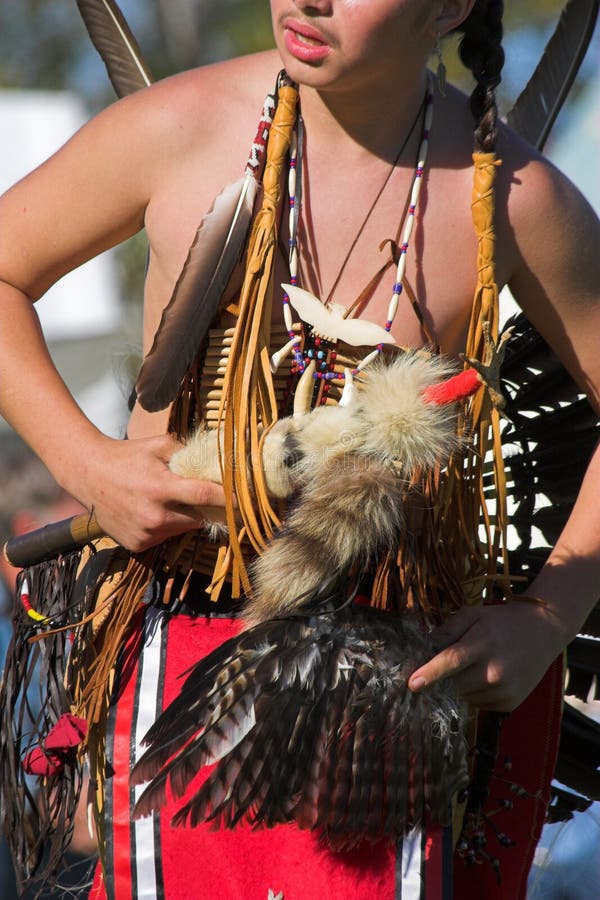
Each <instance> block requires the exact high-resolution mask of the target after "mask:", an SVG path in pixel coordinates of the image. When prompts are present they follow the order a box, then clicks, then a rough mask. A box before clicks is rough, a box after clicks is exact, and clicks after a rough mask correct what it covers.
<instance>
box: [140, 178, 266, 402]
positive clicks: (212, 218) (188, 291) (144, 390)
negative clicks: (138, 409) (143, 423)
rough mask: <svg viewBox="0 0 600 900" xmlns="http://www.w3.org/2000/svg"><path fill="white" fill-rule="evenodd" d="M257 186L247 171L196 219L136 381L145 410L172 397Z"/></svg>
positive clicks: (231, 261)
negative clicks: (192, 235)
mask: <svg viewBox="0 0 600 900" xmlns="http://www.w3.org/2000/svg"><path fill="white" fill-rule="evenodd" d="M257 189H258V185H257V182H256V179H255V178H254V176H253V175H252V174H251V173H249V172H248V173H247V174H246V176H245V177H244V178H242V179H240V180H239V181H236V182H234V183H233V184H230V185H228V186H227V187H226V188H225V189H224V190H223V191H222V192H221V193H220V194H219V196H218V197H217V198H216V200H215V202H214V204H213V206H212V209H211V210H210V212H209V213H208V214H207V215H206V216H205V217H204V219H203V220H202V222H201V223H200V227H199V228H198V231H197V232H196V236H195V238H194V241H193V243H192V245H191V247H190V249H189V252H188V257H187V259H186V261H185V263H184V266H183V269H182V271H181V274H180V276H179V278H178V280H177V283H176V285H175V289H174V291H173V294H172V296H171V299H170V301H169V303H168V304H167V306H166V307H165V309H164V311H163V315H162V319H161V322H160V325H159V327H158V330H157V332H156V335H155V338H154V343H153V344H152V347H151V349H150V351H149V353H148V354H147V356H146V358H145V360H144V363H143V365H142V368H141V371H140V374H139V378H138V381H137V384H136V391H137V396H138V400H139V402H140V403H141V405H142V406H143V407H144V409H146V410H148V411H149V412H156V411H157V410H159V409H164V408H165V407H166V406H168V405H169V403H170V402H171V401H172V400H173V399H174V398H175V396H176V394H177V391H178V389H179V385H180V383H181V380H182V379H183V377H184V376H185V373H186V372H187V370H188V369H189V367H190V366H191V364H192V362H193V361H194V358H195V356H196V354H197V353H198V350H199V348H200V347H201V346H202V343H203V341H204V338H205V337H206V334H207V332H208V329H209V328H210V326H211V324H212V322H213V319H214V317H215V315H216V313H217V309H218V305H219V300H220V299H221V295H222V293H223V291H224V290H225V288H226V286H227V283H228V281H229V279H230V277H231V273H232V272H233V269H234V267H235V265H236V264H237V262H238V261H239V259H240V256H241V254H242V251H243V248H244V244H245V241H246V235H247V232H248V228H249V225H250V219H251V217H252V209H253V206H254V200H255V197H256V192H257Z"/></svg>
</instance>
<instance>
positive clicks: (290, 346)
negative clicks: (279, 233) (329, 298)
mask: <svg viewBox="0 0 600 900" xmlns="http://www.w3.org/2000/svg"><path fill="white" fill-rule="evenodd" d="M432 121H433V90H432V86H431V79H430V78H429V77H428V82H427V92H426V96H425V113H424V119H423V131H422V134H421V143H420V146H419V153H418V157H417V166H416V168H415V173H414V176H413V182H412V188H411V195H410V202H409V206H408V210H407V213H406V221H405V224H404V230H403V234H402V244H401V246H400V257H399V260H398V266H397V268H396V275H395V280H394V285H393V288H392V297H391V300H390V303H389V306H388V313H387V320H386V323H385V326H384V327H385V330H386V331H387V332H390V331H391V329H392V326H393V324H394V319H395V317H396V314H397V312H398V307H399V301H400V295H401V294H402V291H403V284H402V281H403V279H404V275H405V272H406V256H407V252H408V248H409V245H410V240H411V237H412V232H413V228H414V224H415V219H416V211H417V207H418V203H419V197H420V194H421V188H422V185H423V175H424V172H425V163H426V161H427V154H428V150H429V139H430V133H431V124H432ZM301 158H302V157H301V140H299V138H298V135H297V134H296V133H295V135H294V140H293V143H292V147H291V150H290V169H289V176H288V196H289V205H290V219H289V232H290V238H289V270H290V284H293V285H297V284H298V245H297V228H298V218H299V213H300V202H301V199H300V193H301V192H300V191H299V189H298V188H299V183H300V179H299V173H300V170H301ZM282 303H283V317H284V322H285V327H286V330H287V333H288V337H289V339H290V340H289V342H288V343H287V344H286V345H285V347H282V349H281V350H280V351H279V353H277V354H276V355H274V357H273V362H272V367H273V369H275V368H276V366H277V365H278V364H279V362H280V361H281V359H283V358H284V357H285V356H287V355H288V354H289V353H290V352H293V362H292V373H296V372H297V373H300V374H302V373H303V372H304V371H305V369H306V367H307V366H308V365H309V364H310V363H311V362H312V360H313V359H315V361H316V362H317V363H318V364H319V367H320V369H321V370H320V371H319V370H317V371H315V372H314V374H313V378H315V379H316V380H324V381H333V380H338V381H344V380H345V379H346V374H345V373H344V372H334V371H331V370H329V371H324V370H323V369H324V368H327V366H326V364H325V363H324V360H325V358H326V356H327V351H325V350H321V349H319V348H320V345H321V339H320V338H319V337H316V338H315V339H314V344H315V348H314V349H313V348H311V350H309V351H308V352H307V353H306V354H303V352H302V351H301V350H300V347H299V345H300V343H301V338H300V337H299V335H298V334H297V333H296V332H295V331H294V329H293V316H292V311H291V308H290V298H289V297H288V295H287V294H286V293H284V295H283V301H282ZM384 346H385V344H383V343H381V344H377V346H376V347H375V349H374V350H373V351H372V352H371V353H369V354H368V355H367V356H365V357H364V359H362V360H361V361H360V362H359V363H358V364H357V366H356V367H355V368H354V369H353V370H352V372H351V375H357V374H358V373H359V372H361V371H362V370H363V369H364V368H365V367H366V366H368V365H369V364H370V363H371V362H373V361H374V360H375V359H376V358H377V357H378V356H379V355H380V353H381V352H382V350H383V348H384ZM311 351H312V352H311ZM329 355H330V362H333V361H334V360H335V358H336V351H335V349H334V350H331V351H330V354H329Z"/></svg>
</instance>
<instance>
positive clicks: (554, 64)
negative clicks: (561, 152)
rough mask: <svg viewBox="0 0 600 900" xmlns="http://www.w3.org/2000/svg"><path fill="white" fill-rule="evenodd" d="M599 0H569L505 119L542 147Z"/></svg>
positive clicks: (579, 59)
mask: <svg viewBox="0 0 600 900" xmlns="http://www.w3.org/2000/svg"><path fill="white" fill-rule="evenodd" d="M599 6H600V0H569V2H568V3H567V5H566V6H565V8H564V10H563V12H562V15H561V17H560V19H559V21H558V25H557V26H556V29H555V31H554V34H553V35H552V37H551V38H550V40H549V41H548V44H547V46H546V49H545V50H544V53H543V55H542V58H541V59H540V61H539V63H538V65H537V67H536V69H535V71H534V73H533V75H532V76H531V78H530V79H529V82H528V83H527V85H526V86H525V88H524V90H523V91H522V93H521V94H520V95H519V97H518V98H517V100H516V102H515V105H514V106H513V108H512V109H511V110H510V112H509V113H508V115H507V117H506V120H507V122H508V124H509V125H510V127H511V128H512V129H514V131H516V132H518V134H520V135H521V136H522V137H524V138H525V140H526V141H529V143H530V144H532V145H533V146H534V147H537V149H538V150H542V149H543V147H544V144H545V143H546V139H547V137H548V135H549V133H550V130H551V128H552V126H553V125H554V122H555V120H556V117H557V115H558V113H559V112H560V109H561V107H562V105H563V103H564V101H565V98H566V96H567V94H568V93H569V91H570V89H571V86H572V84H573V81H574V80H575V76H576V75H577V72H578V71H579V67H580V65H581V63H582V61H583V58H584V56H585V54H586V51H587V48H588V45H589V42H590V38H591V36H592V33H593V31H594V25H595V24H596V19H597V18H598V8H599Z"/></svg>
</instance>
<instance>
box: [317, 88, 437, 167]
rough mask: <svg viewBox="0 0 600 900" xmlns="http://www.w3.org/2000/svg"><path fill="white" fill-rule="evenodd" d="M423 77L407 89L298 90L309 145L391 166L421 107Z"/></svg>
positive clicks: (423, 89) (423, 94)
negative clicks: (367, 157) (339, 91)
mask: <svg viewBox="0 0 600 900" xmlns="http://www.w3.org/2000/svg"><path fill="white" fill-rule="evenodd" d="M426 83H427V75H426V72H425V71H424V72H423V73H422V77H421V78H419V79H418V80H416V81H413V83H412V84H411V86H410V89H408V88H403V87H402V86H398V85H397V84H394V85H391V86H390V85H386V88H385V90H381V91H380V92H379V91H378V92H373V91H364V92H363V93H361V94H357V93H356V92H353V93H352V94H351V95H345V94H342V93H338V92H329V93H328V92H325V91H321V92H319V91H317V90H315V89H313V88H309V87H305V86H302V87H301V88H300V102H301V109H302V116H303V119H304V123H305V125H306V130H307V135H308V137H309V140H310V143H311V146H312V147H313V148H314V147H315V145H318V146H319V147H321V146H323V147H328V148H329V152H330V153H331V150H332V148H335V152H336V154H337V153H341V154H342V155H343V156H345V157H348V158H352V157H355V158H356V159H357V160H358V159H360V158H361V157H364V156H365V155H368V156H376V157H378V158H380V159H385V160H387V161H389V162H391V161H392V160H393V159H394V158H395V157H396V154H397V152H398V147H399V146H400V145H401V144H402V141H403V139H404V138H405V137H406V135H408V133H409V132H410V130H411V128H412V126H413V124H414V121H415V117H416V116H417V114H418V111H419V109H420V108H421V106H422V104H423V99H424V96H425V89H426Z"/></svg>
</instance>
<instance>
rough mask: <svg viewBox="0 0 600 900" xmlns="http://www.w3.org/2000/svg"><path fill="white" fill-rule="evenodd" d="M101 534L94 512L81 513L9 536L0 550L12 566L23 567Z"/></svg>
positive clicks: (80, 544)
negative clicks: (25, 532) (34, 529)
mask: <svg viewBox="0 0 600 900" xmlns="http://www.w3.org/2000/svg"><path fill="white" fill-rule="evenodd" d="M103 534H104V532H103V531H102V529H101V528H100V526H99V525H98V522H97V521H96V519H95V518H94V516H93V514H92V515H90V514H89V513H87V512H86V513H80V514H79V515H77V516H71V518H70V519H63V520H62V521H61V522H53V523H52V524H51V525H45V526H44V527H43V528H38V529H37V530H36V531H30V532H28V533H27V534H20V535H18V536H16V537H12V538H10V539H9V540H8V541H7V542H6V543H5V545H4V547H3V553H4V557H5V559H6V561H7V562H8V563H9V564H10V565H11V566H15V567H16V568H18V569H23V568H25V567H26V566H34V565H37V563H41V562H45V561H46V560H48V559H55V558H56V557H57V556H60V555H61V554H63V553H68V552H69V551H71V550H76V549H77V548H78V547H83V546H84V545H85V544H88V543H89V542H90V541H93V540H94V539H95V538H99V537H102V536H103Z"/></svg>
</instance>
